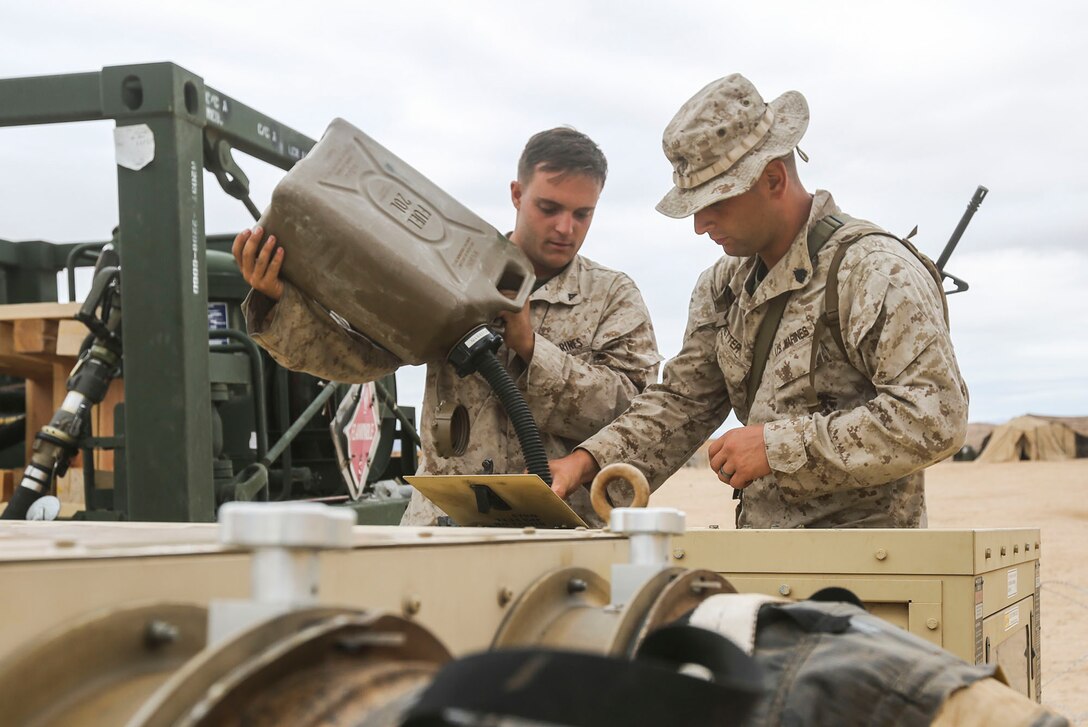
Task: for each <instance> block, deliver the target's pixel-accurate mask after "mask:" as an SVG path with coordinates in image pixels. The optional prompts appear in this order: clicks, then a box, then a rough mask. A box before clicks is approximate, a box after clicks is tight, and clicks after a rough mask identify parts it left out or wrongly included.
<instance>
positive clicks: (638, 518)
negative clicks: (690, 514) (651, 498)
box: [608, 507, 685, 535]
mask: <svg viewBox="0 0 1088 727" xmlns="http://www.w3.org/2000/svg"><path fill="white" fill-rule="evenodd" d="M684 525H685V517H684V513H683V511H681V510H677V509H676V508H672V507H617V508H616V509H615V510H613V511H612V515H611V517H610V518H609V523H608V527H609V529H610V530H611V531H612V532H614V533H619V534H621V535H638V534H651V535H683V533H684Z"/></svg>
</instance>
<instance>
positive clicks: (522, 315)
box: [499, 290, 536, 364]
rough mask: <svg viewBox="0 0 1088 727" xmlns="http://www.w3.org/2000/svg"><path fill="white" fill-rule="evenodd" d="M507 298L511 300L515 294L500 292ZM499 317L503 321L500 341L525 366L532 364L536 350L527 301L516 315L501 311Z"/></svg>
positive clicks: (534, 334)
mask: <svg viewBox="0 0 1088 727" xmlns="http://www.w3.org/2000/svg"><path fill="white" fill-rule="evenodd" d="M502 294H503V295H505V296H506V297H507V298H513V297H514V296H515V295H516V293H515V292H513V291H509V290H504V291H502ZM499 317H500V318H502V319H503V321H504V330H503V334H502V340H503V341H505V342H506V347H507V348H509V349H510V350H511V351H513V352H514V353H516V354H517V355H518V356H519V357H520V358H521V360H522V361H524V362H525V363H526V364H529V363H532V361H533V351H534V350H535V349H536V332H535V331H533V322H532V320H531V319H530V318H529V301H525V305H524V306H523V307H522V309H521V310H519V311H518V312H517V313H512V312H510V311H503V312H501V313H499Z"/></svg>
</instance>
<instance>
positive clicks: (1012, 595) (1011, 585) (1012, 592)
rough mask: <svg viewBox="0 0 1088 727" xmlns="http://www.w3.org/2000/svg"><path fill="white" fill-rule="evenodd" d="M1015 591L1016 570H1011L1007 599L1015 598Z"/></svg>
mask: <svg viewBox="0 0 1088 727" xmlns="http://www.w3.org/2000/svg"><path fill="white" fill-rule="evenodd" d="M1016 591H1017V587H1016V569H1015V568H1013V569H1012V570H1010V571H1009V598H1015V597H1016Z"/></svg>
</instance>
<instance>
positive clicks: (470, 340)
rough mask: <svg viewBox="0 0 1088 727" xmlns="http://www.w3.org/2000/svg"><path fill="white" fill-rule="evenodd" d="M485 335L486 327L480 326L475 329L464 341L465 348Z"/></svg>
mask: <svg viewBox="0 0 1088 727" xmlns="http://www.w3.org/2000/svg"><path fill="white" fill-rule="evenodd" d="M486 335H487V329H486V328H481V329H480V330H478V331H476V332H475V333H473V334H472V335H471V336H469V337H468V340H467V341H465V348H472V346H473V345H474V344H475V343H476V342H477V341H479V340H480V339H481V338H483V337H484V336H486Z"/></svg>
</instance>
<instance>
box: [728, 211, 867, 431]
mask: <svg viewBox="0 0 1088 727" xmlns="http://www.w3.org/2000/svg"><path fill="white" fill-rule="evenodd" d="M844 224H845V222H844V221H843V220H841V219H839V218H838V217H836V216H835V215H828V216H826V217H824V218H822V219H820V220H817V221H816V223H815V224H813V225H812V227H810V228H809V230H808V257H809V259H810V260H811V261H812V266H813V268H815V267H816V255H817V253H819V252H820V249H821V248H822V247H823V246H824V245H826V244H827V241H828V240H829V239H831V236H832V235H834V234H835V231H836V230H838V229H839V228H840V227H842V226H843V225H844ZM791 292H792V291H786V292H785V293H782V294H781V295H779V296H778V297H776V298H774V299H773V300H772V301H771V303H770V306H769V307H768V308H767V315H765V316H764V317H763V321H762V322H761V323H760V324H759V330H758V331H756V340H755V343H754V344H752V368H751V370H750V371H749V372H748V386H747V391H748V401H747V404H748V411H749V412H751V410H752V402H753V401H755V396H756V392H757V391H759V385H760V383H761V382H762V381H763V371H764V369H766V368H767V357H768V356H770V353H771V344H772V343H773V342H774V337H775V334H776V333H778V326H779V324H780V323H781V322H782V314H783V313H785V311H786V303H788V302H789V298H790V293H791Z"/></svg>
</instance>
